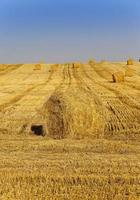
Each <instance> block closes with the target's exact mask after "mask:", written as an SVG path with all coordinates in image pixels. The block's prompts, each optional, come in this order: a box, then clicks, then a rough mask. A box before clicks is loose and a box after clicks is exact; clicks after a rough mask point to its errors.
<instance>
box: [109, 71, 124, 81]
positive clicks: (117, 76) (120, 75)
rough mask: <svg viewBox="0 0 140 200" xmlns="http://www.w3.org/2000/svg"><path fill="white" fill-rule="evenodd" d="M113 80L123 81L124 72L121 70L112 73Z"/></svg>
mask: <svg viewBox="0 0 140 200" xmlns="http://www.w3.org/2000/svg"><path fill="white" fill-rule="evenodd" d="M112 79H113V82H115V83H116V82H124V73H123V72H122V71H119V72H115V73H114V74H112Z"/></svg>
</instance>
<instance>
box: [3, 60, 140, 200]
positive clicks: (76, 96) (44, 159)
mask: <svg viewBox="0 0 140 200" xmlns="http://www.w3.org/2000/svg"><path fill="white" fill-rule="evenodd" d="M130 64H132V63H130ZM120 71H121V72H122V73H123V74H124V75H125V78H124V81H123V82H122V81H121V82H120V81H116V82H113V81H112V74H116V73H118V72H120ZM133 72H134V73H133ZM0 122H1V123H0V152H1V155H0V161H1V162H0V163H1V164H0V200H8V199H10V200H24V199H25V200H34V199H37V200H51V199H52V200H56V199H58V200H59V199H60V200H66V199H68V200H69V199H70V200H78V199H82V200H85V199H89V200H139V199H140V63H139V62H133V65H130V66H127V65H126V62H118V63H115V62H112V63H109V62H107V61H103V62H100V63H98V62H95V61H94V60H90V61H89V62H88V63H87V64H82V63H67V64H45V63H43V62H42V63H40V64H19V65H10V64H9V65H6V64H3V65H0Z"/></svg>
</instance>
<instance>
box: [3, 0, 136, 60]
mask: <svg viewBox="0 0 140 200" xmlns="http://www.w3.org/2000/svg"><path fill="white" fill-rule="evenodd" d="M127 57H134V58H140V0H0V63H22V62H24V63H27V62H38V61H40V60H44V61H46V62H49V63H54V62H68V61H86V60H88V59H89V58H96V59H97V60H99V59H107V60H124V59H126V58H127Z"/></svg>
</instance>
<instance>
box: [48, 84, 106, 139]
mask: <svg viewBox="0 0 140 200" xmlns="http://www.w3.org/2000/svg"><path fill="white" fill-rule="evenodd" d="M44 109H45V111H46V123H47V130H48V134H49V135H50V136H51V137H53V138H58V139H61V138H65V137H72V138H78V139H79V138H84V137H92V138H101V137H102V134H103V129H104V127H103V126H104V123H103V119H102V116H100V114H99V113H98V111H97V110H96V106H95V102H94V100H93V99H92V98H91V97H89V96H88V95H87V94H86V93H84V92H81V91H79V92H78V91H74V89H73V88H71V89H69V90H68V91H67V92H64V93H63V92H55V93H54V94H53V95H52V96H51V97H50V99H49V100H48V101H47V102H46V104H45V105H44Z"/></svg>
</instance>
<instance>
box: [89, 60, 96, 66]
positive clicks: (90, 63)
mask: <svg viewBox="0 0 140 200" xmlns="http://www.w3.org/2000/svg"><path fill="white" fill-rule="evenodd" d="M88 64H89V65H94V64H96V60H94V59H91V60H89V61H88Z"/></svg>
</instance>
